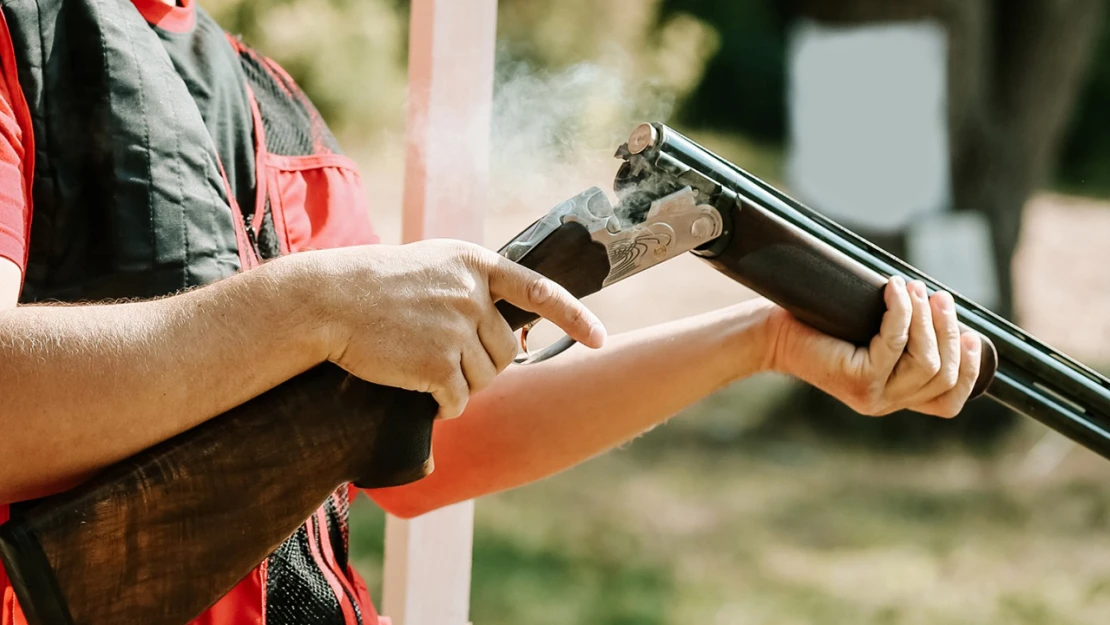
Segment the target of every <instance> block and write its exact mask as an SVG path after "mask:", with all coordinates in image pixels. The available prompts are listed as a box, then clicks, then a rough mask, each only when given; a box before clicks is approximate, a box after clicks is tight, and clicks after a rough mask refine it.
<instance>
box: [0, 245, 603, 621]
mask: <svg viewBox="0 0 1110 625" xmlns="http://www.w3.org/2000/svg"><path fill="white" fill-rule="evenodd" d="M522 264H524V265H526V266H529V267H531V268H533V269H535V270H536V271H538V272H540V273H542V274H544V275H546V276H548V277H550V278H552V279H553V280H555V281H556V282H559V283H560V284H562V285H563V286H565V287H566V288H567V289H568V290H570V291H571V293H573V294H574V295H576V296H578V297H583V296H585V295H589V294H591V293H593V292H596V291H598V290H600V289H601V286H602V283H603V281H604V279H605V277H606V276H607V275H608V273H609V261H608V256H607V253H606V250H605V248H604V246H602V245H600V244H598V243H594V242H593V241H592V240H591V239H590V236H589V234H588V233H587V232H586V230H585V228H583V227H582V226H581V225H579V224H567V225H565V226H563V227H562V228H560V229H559V230H557V231H556V232H555V233H553V234H552V235H551V236H550V237H548V239H546V240H545V241H544V242H543V243H541V244H540V245H539V246H538V247H537V248H536V249H535V250H533V252H532V253H530V254H529V255H527V256H525V257H524V259H523V260H522ZM499 309H500V310H501V311H502V314H504V316H505V317H506V319H507V320H508V321H509V323H510V325H511V326H513V327H514V328H520V327H521V326H522V325H524V324H526V323H528V322H529V321H532V320H533V319H534V318H535V315H533V314H531V313H527V312H525V311H522V310H520V309H517V308H515V307H512V306H508V305H504V304H503V303H502V304H499ZM437 410H438V407H437V406H436V403H435V401H434V400H433V399H432V397H431V396H430V395H427V394H422V393H415V392H410V391H403V390H399V389H395V388H388V387H384V386H379V385H376V384H371V383H369V382H365V381H362V380H359V379H357V378H354V377H353V376H350V375H348V374H347V373H346V372H345V371H343V370H342V369H340V368H339V367H337V366H335V365H332V364H322V365H319V366H318V367H316V368H314V369H312V370H310V371H307V372H305V373H303V374H301V375H299V376H297V377H295V378H293V379H291V380H289V381H287V382H285V383H284V384H282V385H280V386H278V387H276V388H274V389H272V390H270V391H268V392H266V393H264V394H262V395H260V396H258V397H256V398H255V399H252V400H251V401H249V402H247V403H245V404H243V405H241V406H238V407H236V408H234V409H232V410H230V411H228V412H227V413H224V414H223V415H220V416H218V417H216V418H214V419H212V420H210V421H208V422H206V423H204V424H202V425H201V426H199V427H197V428H194V429H192V430H189V431H187V432H184V433H182V434H180V435H178V436H176V437H174V438H172V439H170V440H168V441H166V442H164V443H162V444H160V445H157V446H155V447H153V448H151V449H148V450H146V451H143V452H141V453H139V454H137V455H136V456H134V457H132V458H130V459H128V460H126V461H124V462H121V463H119V464H117V465H115V466H113V467H110V468H109V469H107V470H105V471H104V472H103V473H101V474H100V475H99V476H97V477H95V478H93V479H92V480H90V481H88V482H86V483H84V484H82V485H80V486H78V487H77V488H75V489H73V490H71V491H69V492H65V493H61V494H59V495H55V496H52V497H48V498H45V499H41V500H37V501H33V502H28V503H24V504H20V505H17V506H14V507H13V509H12V518H11V520H10V521H9V522H8V523H6V524H4V525H3V526H0V556H2V558H3V562H4V566H5V569H6V570H7V572H8V574H9V576H10V577H11V579H12V582H13V585H14V587H15V591H16V595H17V597H18V598H19V602H20V605H21V606H22V607H23V610H24V611H25V613H26V615H27V618H28V622H29V623H30V625H120V624H124V623H135V624H139V623H141V624H143V625H184V624H185V623H187V622H188V621H190V620H191V619H193V618H194V617H196V616H197V615H198V614H200V613H201V612H202V611H204V610H205V609H206V608H207V607H209V606H210V605H212V604H213V603H215V602H216V601H217V600H218V599H219V598H220V597H222V596H223V595H224V594H226V593H227V592H228V591H229V590H230V589H231V588H232V587H234V586H235V584H237V583H238V582H239V581H240V580H241V579H242V578H243V577H244V576H246V575H247V574H248V573H249V572H250V571H251V570H253V569H254V568H255V567H256V566H257V565H258V564H259V563H260V562H261V561H262V560H263V559H264V558H266V556H268V555H269V554H270V553H271V552H272V551H273V550H274V549H275V548H276V547H278V545H280V544H281V543H282V542H283V541H284V540H286V539H287V538H288V537H289V536H290V535H291V534H292V533H293V532H294V531H295V530H296V529H297V528H298V527H300V526H301V525H302V524H303V523H304V522H305V520H306V519H307V518H308V517H309V516H310V515H312V514H313V512H314V511H315V510H316V509H317V508H318V507H319V506H320V505H321V504H323V502H324V500H325V499H326V498H327V497H328V495H330V494H331V493H332V492H334V491H335V490H336V489H337V488H338V487H340V486H341V485H343V484H346V483H348V482H354V483H357V484H358V485H360V486H364V487H385V486H396V485H401V484H405V483H408V482H411V481H414V480H418V479H420V478H421V477H423V476H425V475H427V474H428V473H430V472H431V470H432V467H433V461H432V455H431V436H432V425H433V420H434V417H435V414H436V412H437ZM151 418H157V415H151Z"/></svg>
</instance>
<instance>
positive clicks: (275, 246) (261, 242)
mask: <svg viewBox="0 0 1110 625" xmlns="http://www.w3.org/2000/svg"><path fill="white" fill-rule="evenodd" d="M258 254H259V256H261V257H262V258H263V259H264V260H269V259H271V258H277V257H278V256H281V243H280V242H279V241H278V233H277V229H276V228H274V213H273V211H271V210H270V198H266V208H265V212H263V213H262V227H261V228H259V229H258Z"/></svg>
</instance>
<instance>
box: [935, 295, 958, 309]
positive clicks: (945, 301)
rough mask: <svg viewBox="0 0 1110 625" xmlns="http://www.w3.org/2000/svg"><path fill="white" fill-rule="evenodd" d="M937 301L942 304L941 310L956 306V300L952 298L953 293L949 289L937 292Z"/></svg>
mask: <svg viewBox="0 0 1110 625" xmlns="http://www.w3.org/2000/svg"><path fill="white" fill-rule="evenodd" d="M937 303H938V304H940V309H941V310H952V309H953V308H955V307H956V300H954V299H952V294H951V293H949V292H948V291H940V292H939V293H937Z"/></svg>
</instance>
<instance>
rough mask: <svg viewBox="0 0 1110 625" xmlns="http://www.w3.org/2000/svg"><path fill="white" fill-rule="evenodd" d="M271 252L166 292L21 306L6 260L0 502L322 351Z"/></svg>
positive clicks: (213, 409)
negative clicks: (254, 264)
mask: <svg viewBox="0 0 1110 625" xmlns="http://www.w3.org/2000/svg"><path fill="white" fill-rule="evenodd" d="M290 269H292V267H291V266H289V265H287V264H284V263H273V264H271V265H267V266H265V267H263V268H261V269H259V270H258V271H253V272H250V273H248V274H243V275H239V276H235V277H233V278H231V279H228V280H225V281H222V282H220V283H217V284H214V285H212V286H209V287H205V288H202V289H197V290H195V291H191V292H189V293H185V294H182V295H178V296H175V297H169V298H165V299H162V300H155V301H148V302H138V303H128V304H118V305H104V306H21V307H16V306H15V302H16V297H17V293H18V290H19V283H20V274H19V269H18V267H16V266H15V265H13V264H12V263H11V262H10V261H7V260H6V259H3V262H2V263H0V291H2V294H3V295H2V296H3V303H4V309H3V310H0V389H2V390H0V395H3V397H4V401H3V402H0V432H3V436H0V502H7V501H19V500H22V499H27V498H31V497H35V496H40V495H43V494H46V493H49V492H54V491H57V490H60V489H62V488H64V487H66V486H69V485H72V484H73V483H74V482H76V481H78V480H80V479H81V478H83V477H85V476H87V475H88V474H89V472H91V471H94V470H95V469H98V468H100V467H102V466H105V465H107V464H110V463H113V462H115V461H118V460H121V459H123V458H125V457H127V456H129V455H131V454H133V453H135V452H137V451H139V450H141V449H144V448H146V447H149V446H150V445H153V444H155V443H157V442H159V441H162V440H164V439H166V438H169V437H170V436H173V435H174V434H177V433H179V432H182V431H184V430H186V429H189V428H190V427H192V426H194V425H197V424H198V423H201V422H203V421H204V420H206V419H208V418H210V417H212V416H215V415H217V414H219V413H221V412H223V411H225V410H227V409H229V408H231V407H233V406H235V405H237V404H240V403H243V402H244V401H246V400H248V399H250V398H251V397H253V396H255V395H258V394H259V393H261V392H263V391H265V390H267V389H269V388H272V387H273V386H276V385H277V384H279V383H281V382H282V381H283V380H286V379H288V378H290V377H292V376H294V375H296V374H297V373H299V372H301V371H304V370H306V369H308V368H309V367H311V366H312V365H314V364H316V363H318V362H321V361H323V360H324V358H325V357H326V355H327V354H326V353H325V352H324V351H322V350H323V346H324V343H323V342H322V341H319V340H316V337H314V336H313V335H312V334H311V333H309V332H302V331H300V330H301V329H302V328H307V327H311V324H310V323H308V321H309V320H306V319H302V318H298V316H297V315H298V314H299V313H298V311H303V310H305V308H306V307H305V306H303V305H300V306H299V305H298V304H297V302H295V301H293V299H294V297H295V295H294V294H293V293H292V292H291V290H290V289H288V288H286V289H280V288H279V286H278V285H279V284H281V283H291V282H294V280H290V279H289V276H287V275H285V274H286V273H287V272H288V270H290Z"/></svg>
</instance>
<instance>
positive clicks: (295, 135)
mask: <svg viewBox="0 0 1110 625" xmlns="http://www.w3.org/2000/svg"><path fill="white" fill-rule="evenodd" d="M240 57H241V59H242V61H243V69H244V71H245V72H246V75H247V81H248V82H249V83H250V85H251V88H252V89H253V90H254V97H255V100H257V101H258V108H259V109H260V110H261V111H262V120H263V126H264V127H265V130H266V149H267V150H268V151H269V152H270V153H271V154H280V155H282V156H308V155H311V154H328V153H332V154H339V143H338V142H337V141H336V140H335V136H334V135H332V133H331V131H330V130H328V127H327V124H325V123H324V119H323V118H322V117H320V112H319V111H317V110H316V107H315V106H313V105H312V102H310V101H309V99H308V96H306V95H305V94H304V92H303V91H301V89H300V87H298V86H297V85H296V83H294V82H293V81H292V80H291V79H290V78H289V76H288V75H286V74H285V72H284V71H281V70H280V69H278V68H277V67H276V66H275V65H273V64H272V63H271V62H269V61H268V60H267V59H265V58H264V57H262V56H261V55H259V54H258V53H256V52H254V51H253V50H250V49H248V48H243V49H241V50H240Z"/></svg>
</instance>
